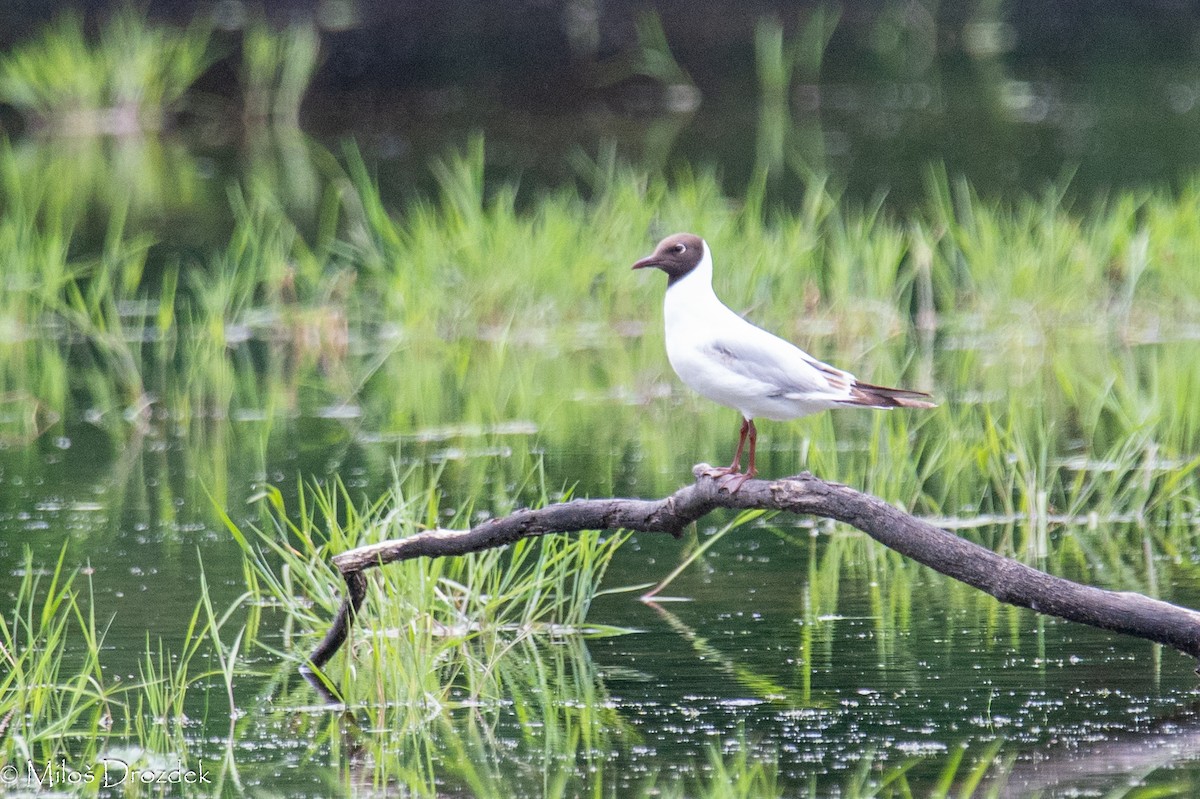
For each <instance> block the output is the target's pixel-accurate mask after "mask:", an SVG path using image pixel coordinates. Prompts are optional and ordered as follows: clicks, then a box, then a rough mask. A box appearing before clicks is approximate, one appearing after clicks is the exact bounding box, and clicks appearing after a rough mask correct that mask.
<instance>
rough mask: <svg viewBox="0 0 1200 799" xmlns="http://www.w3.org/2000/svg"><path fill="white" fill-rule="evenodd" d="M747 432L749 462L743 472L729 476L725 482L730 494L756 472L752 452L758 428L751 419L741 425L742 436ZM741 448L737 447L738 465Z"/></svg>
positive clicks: (755, 443) (756, 441)
mask: <svg viewBox="0 0 1200 799" xmlns="http://www.w3.org/2000/svg"><path fill="white" fill-rule="evenodd" d="M747 434H748V435H749V437H750V463H749V464H748V468H747V469H746V473H745V474H739V475H737V476H736V477H731V478H730V479H729V482H728V483H726V484H725V486H724V487H725V488H726V489H728V491H729V493H730V494H734V493H737V490H738V489H739V488H741V487H742V486H743V485H744V484H745V482H746V481H747V480H749V479H750V478H752V477H754V475H756V474H758V469H756V468H754V452H755V449H756V448H757V445H758V429H757V428H756V427H755V426H754V422H753V421H747V422H746V425H745V426H743V428H742V436H743V438H744V437H746V436H747ZM741 450H742V448H741V447H740V446H739V447H738V465H739V466H740V465H741V454H742V452H741Z"/></svg>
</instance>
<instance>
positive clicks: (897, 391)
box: [842, 381, 937, 408]
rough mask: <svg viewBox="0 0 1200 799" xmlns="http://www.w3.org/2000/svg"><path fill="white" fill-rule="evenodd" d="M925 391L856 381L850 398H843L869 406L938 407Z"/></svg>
mask: <svg viewBox="0 0 1200 799" xmlns="http://www.w3.org/2000/svg"><path fill="white" fill-rule="evenodd" d="M930 399H932V398H931V397H930V396H929V395H928V394H926V393H925V392H923V391H910V390H908V389H906V388H888V387H886V386H873V385H871V384H870V383H859V382H857V381H855V382H854V384H853V385H851V386H850V398H849V399H846V400H842V402H843V403H845V404H846V405H862V406H866V407H868V408H936V407H937V403H936V402H930Z"/></svg>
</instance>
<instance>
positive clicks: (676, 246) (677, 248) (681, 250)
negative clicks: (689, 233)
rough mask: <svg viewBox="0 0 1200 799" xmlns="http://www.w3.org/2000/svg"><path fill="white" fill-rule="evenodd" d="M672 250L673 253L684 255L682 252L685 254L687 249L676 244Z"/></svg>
mask: <svg viewBox="0 0 1200 799" xmlns="http://www.w3.org/2000/svg"><path fill="white" fill-rule="evenodd" d="M673 249H674V250H675V252H678V253H684V252H687V247H685V246H684V245H682V244H676V245H675V246H674V247H673Z"/></svg>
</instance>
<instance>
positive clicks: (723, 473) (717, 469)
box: [700, 466, 741, 480]
mask: <svg viewBox="0 0 1200 799" xmlns="http://www.w3.org/2000/svg"><path fill="white" fill-rule="evenodd" d="M739 472H741V469H740V468H739V467H737V466H709V467H708V468H707V469H704V470H703V471H701V472H700V477H711V478H713V479H714V480H720V479H723V478H726V477H729V476H730V475H731V474H738V473H739Z"/></svg>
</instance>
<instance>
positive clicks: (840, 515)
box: [309, 464, 1200, 668]
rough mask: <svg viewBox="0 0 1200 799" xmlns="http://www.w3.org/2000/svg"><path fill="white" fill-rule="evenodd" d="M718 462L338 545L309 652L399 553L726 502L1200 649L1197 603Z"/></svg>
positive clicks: (444, 551)
mask: <svg viewBox="0 0 1200 799" xmlns="http://www.w3.org/2000/svg"><path fill="white" fill-rule="evenodd" d="M708 468H710V467H709V466H708V465H707V464H701V465H699V466H697V467H696V468H695V470H694V472H695V475H696V482H695V483H693V484H692V485H689V486H685V487H683V488H681V489H679V490H678V491H676V492H675V493H674V494H671V495H670V496H668V497H665V498H663V499H659V500H641V499H581V500H575V501H573V502H565V503H561V504H557V505H549V506H547V507H544V508H539V509H536V510H520V511H517V512H516V513H513V514H512V515H510V516H506V517H504V518H501V519H493V520H491V521H488V522H485V523H483V524H481V525H479V526H477V527H473V528H472V529H470V530H461V531H452V530H430V531H428V532H423V533H418V534H416V535H412V536H409V537H407V538H401V539H397V540H392V541H384V542H382V543H378V544H369V545H367V546H362V547H358V548H357V549H352V550H350V551H348V552H344V553H342V554H340V555H337V556H336V557H334V559H333V563H334V565H335V566H336V567H337V568H338V570H339V571H340V572H341V573H342V576H343V578H344V579H345V580H346V585H347V593H346V597H345V599H344V600H343V602H342V607H341V608H340V610H339V611H338V615H337V617H336V618H335V620H334V624H333V626H332V627H331V629H330V631H329V633H328V634H327V635H326V636H325V640H323V641H322V642H321V644H320V645H319V646H318V647H317V648H316V650H315V651H314V652H313V653H312V655H311V656H310V657H309V660H310V662H311V664H312V666H313V667H316V668H320V667H321V666H322V665H324V664H325V663H326V662H328V661H329V659H330V658H331V657H333V655H334V653H336V652H337V650H338V649H339V648H340V647H341V645H342V644H343V643H344V642H345V640H346V636H347V634H348V633H349V630H350V626H351V625H352V624H353V621H354V616H355V614H356V613H357V612H358V610H359V608H360V607H361V604H362V600H363V596H364V595H365V588H366V585H365V581H364V579H363V571H365V570H366V569H369V568H372V567H375V566H383V565H385V564H388V563H392V562H394V561H397V560H409V559H411V558H419V557H430V558H437V557H444V556H447V555H463V554H466V553H468V552H478V551H480V550H484V549H491V548H493V547H500V546H505V545H507V544H511V543H513V542H514V541H517V540H519V539H521V538H527V537H530V536H538V535H546V534H547V533H571V532H579V531H581V530H618V529H625V530H636V531H639V532H647V533H668V534H670V535H673V536H675V537H679V535H680V534H681V533H682V532H683V530H684V528H686V527H687V525H689V524H691V523H692V522H694V521H696V520H697V519H700V518H701V517H703V516H705V515H706V514H708V513H709V512H710V511H712V510H714V509H716V508H733V509H749V508H755V509H761V510H777V511H787V512H788V513H796V514H803V515H811V516H822V517H825V518H829V519H836V520H838V521H841V522H845V523H847V524H850V525H853V526H854V527H857V528H858V529H859V530H862V531H863V532H864V533H866V534H867V535H869V536H871V537H872V538H874V539H875V540H876V541H878V542H880V543H881V544H883V545H885V546H887V547H890V548H891V549H894V550H896V551H897V552H899V553H900V554H902V555H905V556H907V557H910V558H912V559H913V560H915V561H917V562H918V563H922V564H924V565H926V566H928V567H930V568H931V569H934V570H936V571H939V572H941V573H942V574H945V575H947V576H949V577H953V578H954V579H956V580H959V581H961V582H964V583H966V584H967V585H970V586H972V587H974V588H978V589H979V590H981V591H986V592H987V593H989V594H991V595H992V596H994V597H995V598H996V599H999V600H1000V601H1001V602H1007V603H1008V604H1010V605H1017V606H1020V607H1025V608H1030V609H1032V610H1035V611H1038V612H1039V613H1046V614H1049V615H1051V616H1058V617H1059V618H1062V619H1066V620H1068V621H1073V622H1078V623H1080V624H1088V625H1091V626H1093V627H1099V628H1101V629H1105V630H1111V631H1113V632H1118V633H1123V634H1125V635H1133V636H1137V637H1139V638H1145V639H1147V640H1149V641H1154V642H1155V643H1159V644H1166V645H1167V646H1170V647H1173V648H1175V649H1177V650H1179V651H1180V652H1183V653H1185V654H1187V655H1191V656H1192V657H1196V658H1200V613H1198V612H1196V611H1194V610H1190V609H1188V608H1184V607H1180V606H1178V605H1172V604H1170V603H1168V602H1163V601H1161V600H1157V599H1151V598H1150V597H1147V596H1143V595H1141V594H1137V593H1133V592H1128V591H1108V590H1104V589H1101V588H1095V587H1092V586H1087V585H1081V584H1079V583H1075V582H1072V581H1070V580H1066V579H1063V578H1061V577H1055V576H1053V575H1051V574H1047V573H1045V572H1043V571H1039V570H1038V569H1035V568H1033V567H1031V566H1027V565H1025V564H1024V563H1020V562H1019V561H1015V560H1012V559H1010V558H1006V557H1003V556H1002V555H997V554H996V553H995V552H992V551H991V550H989V549H985V548H984V547H981V546H979V545H978V544H974V543H971V542H970V541H967V540H965V539H962V538H959V537H958V536H956V535H954V534H953V533H949V532H947V531H945V530H942V529H939V528H937V527H935V526H934V525H932V524H930V523H928V522H925V521H922V520H920V519H918V518H916V517H914V516H911V515H909V514H907V513H905V512H903V511H901V510H899V509H897V508H895V507H892V506H891V505H889V504H887V503H886V502H884V501H883V500H881V499H879V498H878V497H873V496H871V495H869V494H864V493H862V492H861V491H856V490H854V489H853V488H850V487H848V486H844V485H840V484H838V483H830V482H826V481H824V480H820V479H818V478H816V477H813V476H812V475H811V474H808V473H804V474H801V475H797V476H795V477H787V478H784V479H781V480H771V481H767V480H749V481H747V482H746V483H744V484H743V485H742V486H741V488H740V489H738V491H737V492H736V493H733V494H730V493H729V492H728V491H726V490H724V489H723V487H722V485H723V484H722V482H721V480H720V479H714V478H712V477H706V476H704V475H703V471H704V470H705V469H708Z"/></svg>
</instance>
